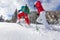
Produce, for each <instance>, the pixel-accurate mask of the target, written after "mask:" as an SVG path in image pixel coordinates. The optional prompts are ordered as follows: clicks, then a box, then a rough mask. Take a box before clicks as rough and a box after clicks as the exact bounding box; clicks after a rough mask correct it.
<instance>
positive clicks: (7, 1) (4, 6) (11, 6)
mask: <svg viewBox="0 0 60 40" xmlns="http://www.w3.org/2000/svg"><path fill="white" fill-rule="evenodd" d="M35 1H36V0H0V15H3V18H4V19H11V17H12V15H13V14H14V11H15V9H16V8H17V9H18V10H19V9H20V8H21V6H23V5H25V4H28V6H29V8H30V10H31V11H35V9H34V7H33V4H34V2H35ZM40 1H41V2H42V5H43V7H44V9H45V10H46V11H49V10H60V0H40Z"/></svg>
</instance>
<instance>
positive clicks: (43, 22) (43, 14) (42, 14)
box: [36, 11, 50, 29]
mask: <svg viewBox="0 0 60 40" xmlns="http://www.w3.org/2000/svg"><path fill="white" fill-rule="evenodd" d="M45 15H46V12H45V11H42V12H40V15H39V17H38V18H37V20H36V21H37V22H38V23H39V22H40V21H41V20H42V24H43V25H45V28H46V29H50V28H49V27H50V25H49V24H48V22H47V20H46V16H45Z"/></svg>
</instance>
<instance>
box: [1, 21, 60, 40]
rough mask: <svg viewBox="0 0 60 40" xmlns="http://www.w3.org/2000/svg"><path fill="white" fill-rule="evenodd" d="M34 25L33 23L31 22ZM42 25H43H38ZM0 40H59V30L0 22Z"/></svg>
mask: <svg viewBox="0 0 60 40" xmlns="http://www.w3.org/2000/svg"><path fill="white" fill-rule="evenodd" d="M32 25H33V26H34V24H32ZM39 26H41V27H44V25H39ZM0 40H60V32H58V31H46V30H44V29H42V28H40V30H39V31H36V30H35V28H32V27H22V26H20V25H18V24H16V23H2V22H1V23H0Z"/></svg>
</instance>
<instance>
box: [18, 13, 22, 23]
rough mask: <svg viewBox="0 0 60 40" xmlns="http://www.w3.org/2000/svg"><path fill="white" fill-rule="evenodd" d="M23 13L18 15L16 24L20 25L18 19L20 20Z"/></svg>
mask: <svg viewBox="0 0 60 40" xmlns="http://www.w3.org/2000/svg"><path fill="white" fill-rule="evenodd" d="M22 16H23V13H18V15H17V23H20V19H21V18H22Z"/></svg>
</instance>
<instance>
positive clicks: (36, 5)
mask: <svg viewBox="0 0 60 40" xmlns="http://www.w3.org/2000/svg"><path fill="white" fill-rule="evenodd" d="M34 6H35V7H36V8H37V11H38V13H39V14H40V12H42V11H44V8H43V7H42V5H41V2H40V1H36V2H35V4H34Z"/></svg>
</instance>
